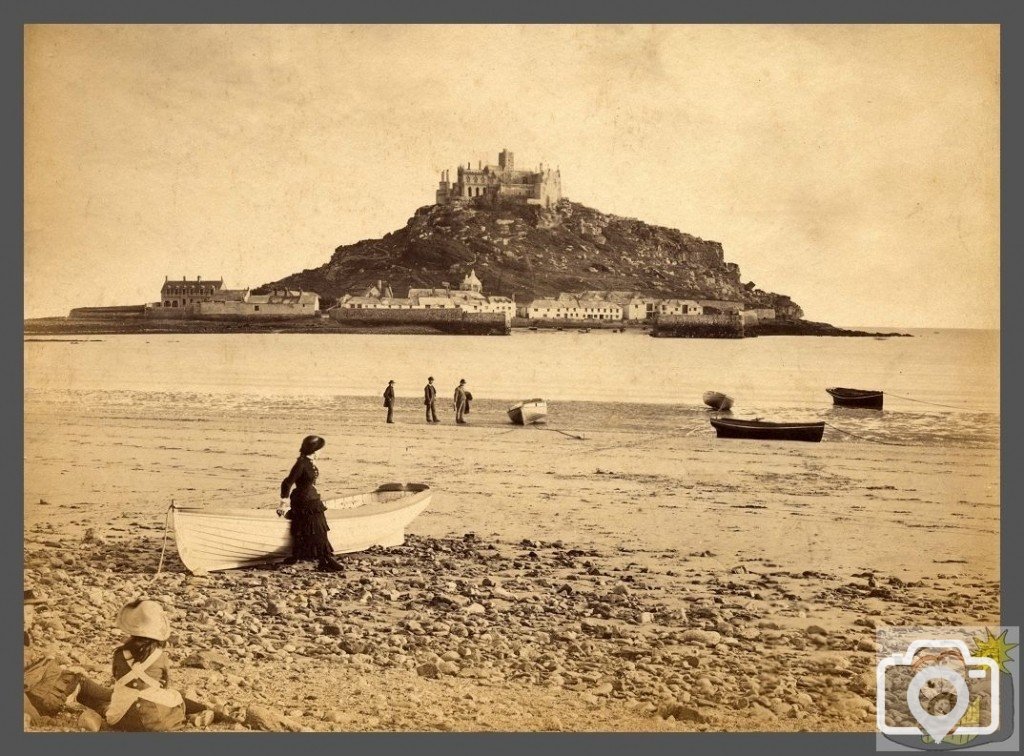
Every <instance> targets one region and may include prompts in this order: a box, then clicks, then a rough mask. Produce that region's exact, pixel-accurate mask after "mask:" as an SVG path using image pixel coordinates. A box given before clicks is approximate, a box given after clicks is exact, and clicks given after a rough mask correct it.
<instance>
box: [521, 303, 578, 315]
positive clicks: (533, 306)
mask: <svg viewBox="0 0 1024 756" xmlns="http://www.w3.org/2000/svg"><path fill="white" fill-rule="evenodd" d="M578 308H579V305H578V304H577V303H576V302H575V301H573V302H572V303H570V302H568V301H565V300H562V299H535V300H533V301H532V302H531V303H530V304H529V305H528V306H527V308H526V314H527V317H528V318H530V319H532V320H554V319H558V318H565V319H571V318H574V317H575V315H574V313H576V311H577V310H578Z"/></svg>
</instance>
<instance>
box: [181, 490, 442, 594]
mask: <svg viewBox="0 0 1024 756" xmlns="http://www.w3.org/2000/svg"><path fill="white" fill-rule="evenodd" d="M432 494H433V491H431V490H430V488H429V487H428V486H426V485H424V484H422V483H388V484H385V485H383V486H381V487H380V488H378V489H377V490H376V491H373V492H371V493H365V494H359V495H356V496H346V497H343V498H339V499H325V500H324V505H325V506H326V507H327V511H326V512H325V513H324V514H325V516H326V517H327V524H328V525H330V527H331V532H330V533H329V534H328V537H329V538H330V541H331V545H332V546H333V547H334V553H335V554H345V553H349V552H353V551H364V550H365V549H368V548H370V547H371V546H401V545H402V544H403V543H404V542H405V528H406V527H407V526H408V525H409V523H410V522H412V521H413V520H414V519H415V518H416V516H417V515H419V514H420V512H422V511H423V510H424V509H426V508H427V505H428V504H430V497H431V495H432ZM172 513H173V519H174V539H175V541H176V542H177V544H178V555H179V556H180V557H181V561H182V562H184V564H185V566H186V567H187V568H188V570H189V571H190V572H192V573H195V574H203V573H205V572H212V571H215V570H230V569H234V568H236V567H249V566H251V565H256V564H263V563H266V562H274V561H277V560H280V559H284V558H286V557H288V556H290V555H291V533H290V531H289V521H288V520H287V519H285V518H284V517H279V516H278V514H277V512H276V511H275V510H274V509H269V508H268V509H251V508H250V509H245V508H240V507H179V506H177V505H175V506H174V507H172Z"/></svg>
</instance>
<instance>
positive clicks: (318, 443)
mask: <svg viewBox="0 0 1024 756" xmlns="http://www.w3.org/2000/svg"><path fill="white" fill-rule="evenodd" d="M326 443H327V442H326V441H324V440H323V439H322V438H320V436H306V437H305V438H304V439H302V446H300V447H299V454H302V455H303V456H308V455H310V454H312V453H313V452H317V451H320V450H321V449H323V448H324V445H325V444H326Z"/></svg>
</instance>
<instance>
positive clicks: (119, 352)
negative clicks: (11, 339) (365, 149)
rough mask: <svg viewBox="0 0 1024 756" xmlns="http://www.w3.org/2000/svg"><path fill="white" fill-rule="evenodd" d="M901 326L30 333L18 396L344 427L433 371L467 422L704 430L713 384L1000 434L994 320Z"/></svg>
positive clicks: (852, 413)
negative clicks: (537, 418) (527, 404)
mask: <svg viewBox="0 0 1024 756" xmlns="http://www.w3.org/2000/svg"><path fill="white" fill-rule="evenodd" d="M911 333H913V337H912V338H887V339H876V338H831V337H830V338H820V337H786V336H770V337H761V338H753V339H742V340H710V339H654V338H651V337H650V336H648V335H646V334H645V333H642V332H625V333H613V332H607V331H591V332H590V333H575V332H568V331H566V332H557V331H516V332H515V333H513V334H512V335H511V336H509V337H472V336H400V335H337V334H247V335H238V334H231V335H227V334H211V335H198V334H197V335H181V334H173V335H116V336H86V337H78V338H76V339H71V338H70V337H52V338H51V337H40V340H35V339H34V338H28V339H26V341H25V385H26V395H25V399H26V406H28V405H36V404H38V403H46V404H47V405H52V406H59V405H60V403H62V402H70V403H74V404H75V405H76V406H95V407H96V408H97V409H102V408H103V407H107V408H108V409H109V408H113V407H119V408H121V409H123V410H124V411H131V412H143V413H146V412H150V413H157V414H159V413H160V412H161V410H160V408H161V407H167V406H169V405H175V404H176V405H177V406H179V407H180V406H181V404H180V402H181V401H188V402H195V401H199V402H202V404H203V406H204V407H205V408H206V409H209V410H212V411H215V410H216V409H217V408H221V409H223V410H224V411H259V410H260V409H263V410H266V411H271V410H272V409H273V408H275V407H278V408H280V409H282V410H287V409H295V408H298V407H302V406H307V405H308V406H311V407H316V408H318V409H319V410H320V411H330V410H331V409H337V410H338V411H345V412H347V413H348V414H349V416H350V417H352V420H353V422H354V423H359V422H364V421H365V422H377V421H379V417H378V414H379V404H380V402H379V400H378V397H379V396H380V394H381V392H382V391H383V389H384V387H385V386H386V385H387V381H388V380H389V379H394V380H395V381H396V388H397V392H398V396H399V397H400V398H403V397H407V401H404V402H402V403H401V404H402V406H404V407H408V410H407V411H408V412H410V413H411V412H412V411H413V410H415V411H417V412H418V411H419V409H420V405H419V404H418V401H419V399H420V398H421V397H422V393H421V392H422V387H423V384H424V383H425V382H426V378H427V376H428V375H433V376H434V377H435V383H436V384H437V386H438V389H439V393H440V396H441V397H442V398H446V397H447V396H448V395H450V393H451V390H452V389H453V388H454V386H455V384H456V383H458V380H459V379H460V378H465V379H466V380H467V382H468V385H469V388H470V390H471V391H472V392H473V394H474V397H475V399H476V400H477V403H476V405H475V407H474V412H475V420H476V421H477V422H484V423H492V422H493V423H494V424H501V423H506V422H507V418H505V417H504V413H503V409H504V406H505V404H506V403H507V401H508V400H515V399H523V398H531V397H543V398H545V399H547V400H549V402H550V403H551V421H552V425H553V426H554V427H561V428H566V429H572V428H579V429H586V428H594V427H599V426H600V425H601V423H602V421H603V419H606V418H607V417H608V415H609V413H615V414H616V416H617V417H616V425H617V426H621V425H623V423H625V425H626V426H635V427H636V428H637V429H639V430H642V429H644V428H651V429H652V430H659V431H663V430H670V431H671V430H678V431H679V432H681V433H687V434H688V433H691V432H696V431H700V432H706V431H708V430H709V428H708V424H707V412H706V409H705V408H703V405H702V404H701V395H702V394H703V392H704V391H706V390H708V389H714V390H718V391H723V392H726V393H728V394H730V395H731V396H733V397H734V398H735V400H736V404H735V407H734V416H735V417H755V416H756V417H763V418H764V419H772V420H809V419H824V420H827V421H829V422H830V423H832V424H834V425H835V426H836V427H842V428H845V429H848V430H850V431H851V432H854V433H858V434H863V435H866V436H867V437H871V438H899V439H901V440H904V441H910V442H913V443H935V444H939V445H965V446H993V445H996V444H998V432H999V333H998V331H976V330H940V331H935V330H915V331H912V332H911ZM826 386H847V387H854V388H866V389H881V390H884V391H885V392H886V397H885V408H886V411H885V412H883V413H877V412H871V411H866V410H842V409H835V408H833V407H832V400H831V398H830V397H829V396H828V395H827V394H826V393H825V391H824V389H825V387H826ZM926 402H927V403H926ZM637 404H641V405H646V406H641V407H637V406H635V405H637ZM828 438H829V439H834V440H849V439H852V438H853V437H842V436H841V434H837V433H830V435H829V437H828Z"/></svg>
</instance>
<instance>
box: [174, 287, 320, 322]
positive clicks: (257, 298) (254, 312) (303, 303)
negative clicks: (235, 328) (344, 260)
mask: <svg viewBox="0 0 1024 756" xmlns="http://www.w3.org/2000/svg"><path fill="white" fill-rule="evenodd" d="M192 307H193V311H194V312H195V314H197V315H200V316H229V317H239V316H242V317H249V318H267V317H272V318H279V317H316V316H317V315H318V314H319V311H320V296H319V295H318V294H317V293H316V292H312V291H297V290H294V289H278V290H274V291H271V292H270V293H269V294H253V293H252V292H251V291H250V290H249V289H242V290H237V289H236V290H231V289H228V290H225V291H224V292H223V293H222V294H220V295H215V296H214V297H213V298H211V299H209V300H207V301H205V302H197V303H195V304H194V305H193V306H192Z"/></svg>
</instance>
